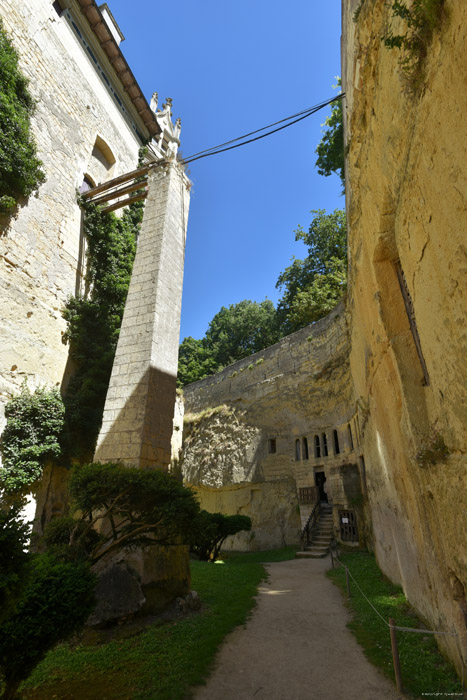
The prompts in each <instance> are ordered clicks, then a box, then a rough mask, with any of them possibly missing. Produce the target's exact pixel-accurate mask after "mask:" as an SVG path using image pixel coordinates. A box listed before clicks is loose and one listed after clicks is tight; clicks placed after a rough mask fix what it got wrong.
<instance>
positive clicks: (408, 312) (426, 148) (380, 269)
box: [343, 0, 467, 665]
mask: <svg viewBox="0 0 467 700" xmlns="http://www.w3.org/2000/svg"><path fill="white" fill-rule="evenodd" d="M359 5H361V10H360V13H359V16H358V21H357V22H356V23H355V22H353V21H352V17H353V14H354V11H355V10H356V9H357V7H358V6H359ZM343 8H344V16H343V28H344V56H343V64H344V65H343V83H344V90H345V91H346V94H347V101H346V108H345V114H346V141H347V149H348V160H347V182H348V190H347V207H348V222H349V257H350V261H349V263H350V283H349V290H350V292H349V305H348V308H349V311H350V317H351V323H350V325H351V356H350V358H351V369H352V377H353V381H354V385H355V393H356V396H357V399H358V401H359V406H360V407H361V409H362V410H361V414H360V421H361V425H362V427H363V426H364V430H363V448H364V454H365V463H366V475H367V485H368V497H369V507H370V511H371V520H372V526H373V546H374V549H375V552H376V555H377V557H378V560H379V563H380V565H381V567H382V568H383V570H384V571H385V573H386V574H388V575H389V576H390V577H391V578H392V579H394V580H396V581H398V582H400V583H401V584H402V585H403V587H404V590H405V592H406V594H407V595H408V597H409V599H410V601H411V602H412V603H413V604H414V605H415V606H416V607H417V608H418V609H419V610H420V612H421V613H422V614H423V615H424V616H425V617H426V618H427V619H428V620H429V622H430V624H431V625H433V627H434V628H438V629H442V630H446V631H453V630H454V629H455V630H456V631H457V633H458V634H459V635H460V636H461V638H463V640H464V642H465V641H467V634H466V633H467V629H466V613H467V603H466V592H467V549H466V546H465V537H464V536H462V535H461V533H462V532H463V531H464V530H465V522H466V514H467V500H466V486H467V470H466V458H465V454H466V451H467V444H466V430H465V426H466V424H467V391H466V390H467V375H466V359H465V358H466V354H465V351H466V340H467V335H466V327H465V317H466V308H467V288H466V285H465V272H466V270H467V244H466V238H465V231H466V228H467V215H466V197H467V194H466V193H467V187H466V185H467V182H466V180H467V178H466V165H465V164H466V162H467V159H466V156H467V137H466V134H465V130H464V129H463V128H462V126H461V125H462V123H463V120H464V119H465V114H466V110H467V99H466V90H465V87H466V86H465V76H466V74H467V54H466V51H465V46H466V41H467V6H466V5H465V3H459V2H457V1H456V0H446V3H445V9H446V11H445V17H444V19H443V21H442V22H441V23H440V25H439V26H438V27H437V28H436V30H435V32H434V36H433V39H432V41H431V43H430V44H429V46H428V47H427V59H426V62H425V78H424V85H423V87H422V89H421V92H420V93H419V94H417V95H416V96H414V95H408V94H407V91H406V90H405V89H404V85H403V83H402V82H401V75H400V70H399V67H398V51H397V49H393V50H389V49H387V48H385V47H384V45H383V43H382V41H381V36H383V35H384V34H385V32H386V30H387V28H388V26H389V24H390V22H391V11H390V8H389V7H388V6H387V4H386V3H384V2H376V3H375V2H368V1H365V2H363V3H362V4H361V3H359V2H356V1H355V2H354V1H352V0H345V1H344V3H343ZM397 29H398V30H399V29H400V30H402V31H404V27H403V25H402V24H401V26H400V28H399V27H397ZM404 297H405V299H404ZM417 345H418V347H417ZM441 641H442V643H443V644H445V645H446V648H447V650H448V652H449V653H450V655H451V657H452V658H453V659H454V660H455V661H456V663H457V664H458V665H459V663H460V662H459V653H458V650H457V647H456V644H455V643H454V641H452V638H446V637H445V638H443V639H442V640H441Z"/></svg>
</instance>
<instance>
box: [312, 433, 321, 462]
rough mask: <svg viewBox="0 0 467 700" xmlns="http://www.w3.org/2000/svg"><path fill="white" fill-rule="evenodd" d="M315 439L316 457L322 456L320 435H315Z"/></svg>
mask: <svg viewBox="0 0 467 700" xmlns="http://www.w3.org/2000/svg"><path fill="white" fill-rule="evenodd" d="M314 441H315V457H317V458H319V457H321V443H320V441H319V435H315V437H314Z"/></svg>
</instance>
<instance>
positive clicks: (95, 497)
mask: <svg viewBox="0 0 467 700" xmlns="http://www.w3.org/2000/svg"><path fill="white" fill-rule="evenodd" d="M69 491H70V496H71V500H72V504H73V507H74V512H75V517H74V518H73V517H69V516H66V517H63V518H56V519H55V520H53V521H52V522H51V523H49V526H48V528H47V530H46V532H45V541H46V543H47V546H48V548H49V550H50V551H51V552H52V553H55V554H57V555H59V556H61V557H63V552H64V551H65V552H67V557H71V558H72V559H75V560H79V559H80V558H85V559H87V560H88V561H89V562H91V563H95V562H97V561H99V559H101V558H102V557H103V556H105V555H107V554H108V553H109V552H111V551H113V550H115V549H120V548H121V547H129V546H135V545H138V546H144V545H154V544H164V545H170V544H176V543H178V542H179V541H181V542H187V541H188V532H189V531H190V529H191V526H192V523H193V521H194V519H195V518H196V517H197V515H198V512H199V504H198V502H197V500H196V498H195V496H194V494H193V492H192V491H191V490H190V489H188V488H186V487H185V486H183V485H182V484H181V483H180V482H179V481H177V480H176V479H175V478H174V477H173V476H170V475H169V474H166V473H165V472H163V471H161V470H160V469H134V468H130V467H127V466H124V465H122V464H113V463H107V464H100V463H98V462H97V463H94V464H86V465H83V466H79V467H75V468H74V469H73V472H72V475H71V479H70V483H69ZM102 520H105V521H106V522H108V523H109V526H110V527H109V529H108V531H106V532H105V533H101V534H100V535H97V533H96V531H95V529H94V528H95V526H96V524H97V523H99V522H100V521H102Z"/></svg>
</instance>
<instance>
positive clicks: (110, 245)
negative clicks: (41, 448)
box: [63, 203, 143, 461]
mask: <svg viewBox="0 0 467 700" xmlns="http://www.w3.org/2000/svg"><path fill="white" fill-rule="evenodd" d="M83 207H84V210H85V219H84V226H85V234H86V240H87V243H88V248H87V263H88V265H87V274H86V286H87V288H88V290H89V293H88V295H87V296H78V297H70V298H69V299H68V301H67V303H66V305H65V309H64V311H63V317H64V318H65V320H66V322H67V330H66V332H65V334H64V336H63V342H64V343H68V344H69V346H70V358H71V360H72V361H73V363H74V367H75V373H74V375H73V377H72V378H71V380H70V382H69V384H68V387H67V390H66V393H65V397H64V402H65V408H66V415H65V451H66V452H67V453H68V454H70V455H72V456H73V457H76V458H78V459H79V460H80V461H86V460H87V459H91V458H92V454H93V452H94V447H95V444H96V441H97V436H98V434H99V429H100V426H101V422H102V414H103V411H104V404H105V397H106V394H107V388H108V385H109V381H110V375H111V373H112V365H113V360H114V357H115V350H116V347H117V341H118V335H119V332H120V326H121V323H122V318H123V310H124V308H125V301H126V296H127V292H128V287H129V285H130V279H131V270H132V267H133V261H134V257H135V253H136V238H137V234H138V231H139V226H140V222H141V220H142V216H143V207H142V206H141V205H140V203H136V204H134V205H131V206H130V207H129V208H128V209H127V210H125V211H124V213H123V215H122V217H121V218H118V217H117V216H115V214H113V213H110V214H102V213H101V211H100V210H99V209H98V208H97V207H95V206H94V205H92V204H83Z"/></svg>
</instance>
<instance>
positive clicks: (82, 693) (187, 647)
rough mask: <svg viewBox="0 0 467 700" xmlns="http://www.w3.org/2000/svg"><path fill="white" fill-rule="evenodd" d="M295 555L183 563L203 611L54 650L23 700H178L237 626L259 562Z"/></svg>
mask: <svg viewBox="0 0 467 700" xmlns="http://www.w3.org/2000/svg"><path fill="white" fill-rule="evenodd" d="M295 550H296V548H294V547H286V548H284V549H280V550H272V551H269V552H249V553H245V554H234V553H230V554H228V555H226V556H225V559H224V560H223V561H222V563H216V564H209V563H206V562H197V561H193V562H191V565H192V569H191V571H192V588H193V589H194V590H195V591H197V592H198V594H199V596H200V598H201V600H202V603H203V609H202V610H201V611H200V613H198V614H193V615H191V616H187V617H182V618H178V619H177V620H176V621H172V622H169V623H166V624H163V625H161V624H154V625H152V626H148V627H146V628H145V629H143V630H142V631H140V632H139V633H138V634H135V636H132V637H130V638H127V639H114V640H113V641H110V642H108V643H105V644H99V645H93V646H89V645H88V646H85V645H82V646H74V647H72V646H70V645H69V644H62V645H60V646H58V647H56V648H55V649H54V650H52V651H51V652H50V653H49V654H48V655H47V657H46V658H45V659H44V661H43V662H42V663H41V664H40V665H39V666H38V667H37V668H36V670H35V671H34V673H33V674H32V676H31V677H30V678H29V679H28V681H27V682H26V683H24V684H23V686H22V694H23V697H24V698H27V699H28V700H52V699H53V698H57V700H181V699H182V698H186V697H187V694H188V692H189V689H190V687H191V686H193V685H196V684H197V683H201V682H203V679H205V678H206V677H207V675H208V673H209V669H210V665H211V663H212V661H213V658H214V654H215V652H216V650H217V648H218V646H219V644H220V643H221V641H222V639H223V638H224V637H225V635H226V634H228V632H230V631H231V630H232V629H234V628H235V627H237V626H238V625H241V624H244V623H245V622H246V620H247V619H248V616H249V614H250V612H251V610H252V608H253V607H254V604H255V602H254V596H255V594H256V590H257V588H258V585H259V583H260V582H261V581H262V580H263V579H264V578H265V576H266V571H265V568H264V567H263V566H262V562H264V563H265V562H269V561H284V560H286V559H292V558H293V557H294V554H295Z"/></svg>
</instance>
